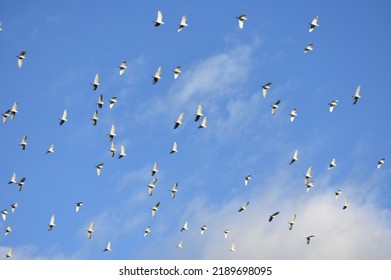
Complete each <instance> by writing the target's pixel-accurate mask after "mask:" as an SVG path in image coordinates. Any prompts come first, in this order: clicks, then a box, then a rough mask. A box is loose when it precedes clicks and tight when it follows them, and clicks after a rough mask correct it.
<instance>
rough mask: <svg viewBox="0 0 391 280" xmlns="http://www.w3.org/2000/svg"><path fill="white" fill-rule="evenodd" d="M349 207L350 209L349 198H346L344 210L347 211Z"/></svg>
mask: <svg viewBox="0 0 391 280" xmlns="http://www.w3.org/2000/svg"><path fill="white" fill-rule="evenodd" d="M348 207H349V200H348V198H347V197H345V203H344V205H343V207H342V209H343V210H345V209H346V208H348Z"/></svg>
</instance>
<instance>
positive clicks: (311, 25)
mask: <svg viewBox="0 0 391 280" xmlns="http://www.w3.org/2000/svg"><path fill="white" fill-rule="evenodd" d="M309 25H310V29H309V30H308V32H312V31H313V30H314V29H315V27H318V26H319V25H318V16H316V17H315V18H314V19H313V20H312V21H311V23H310V24H309Z"/></svg>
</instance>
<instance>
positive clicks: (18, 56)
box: [16, 51, 27, 69]
mask: <svg viewBox="0 0 391 280" xmlns="http://www.w3.org/2000/svg"><path fill="white" fill-rule="evenodd" d="M26 52H27V51H22V52H21V53H20V54H19V55H17V56H16V57H17V58H18V67H19V69H21V68H22V66H23V60H24V59H25V58H26Z"/></svg>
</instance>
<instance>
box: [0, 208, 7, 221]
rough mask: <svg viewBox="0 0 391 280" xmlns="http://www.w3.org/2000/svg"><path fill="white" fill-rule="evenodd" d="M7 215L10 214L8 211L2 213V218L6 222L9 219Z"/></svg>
mask: <svg viewBox="0 0 391 280" xmlns="http://www.w3.org/2000/svg"><path fill="white" fill-rule="evenodd" d="M7 214H8V210H7V209H4V210H3V211H1V217H2V218H3V221H5V220H6V219H7Z"/></svg>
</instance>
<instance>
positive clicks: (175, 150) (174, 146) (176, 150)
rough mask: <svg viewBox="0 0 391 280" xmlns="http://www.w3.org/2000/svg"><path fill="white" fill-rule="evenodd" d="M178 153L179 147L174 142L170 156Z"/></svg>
mask: <svg viewBox="0 0 391 280" xmlns="http://www.w3.org/2000/svg"><path fill="white" fill-rule="evenodd" d="M176 152H178V145H177V143H176V142H174V144H173V146H172V148H171V151H170V154H173V153H176Z"/></svg>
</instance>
